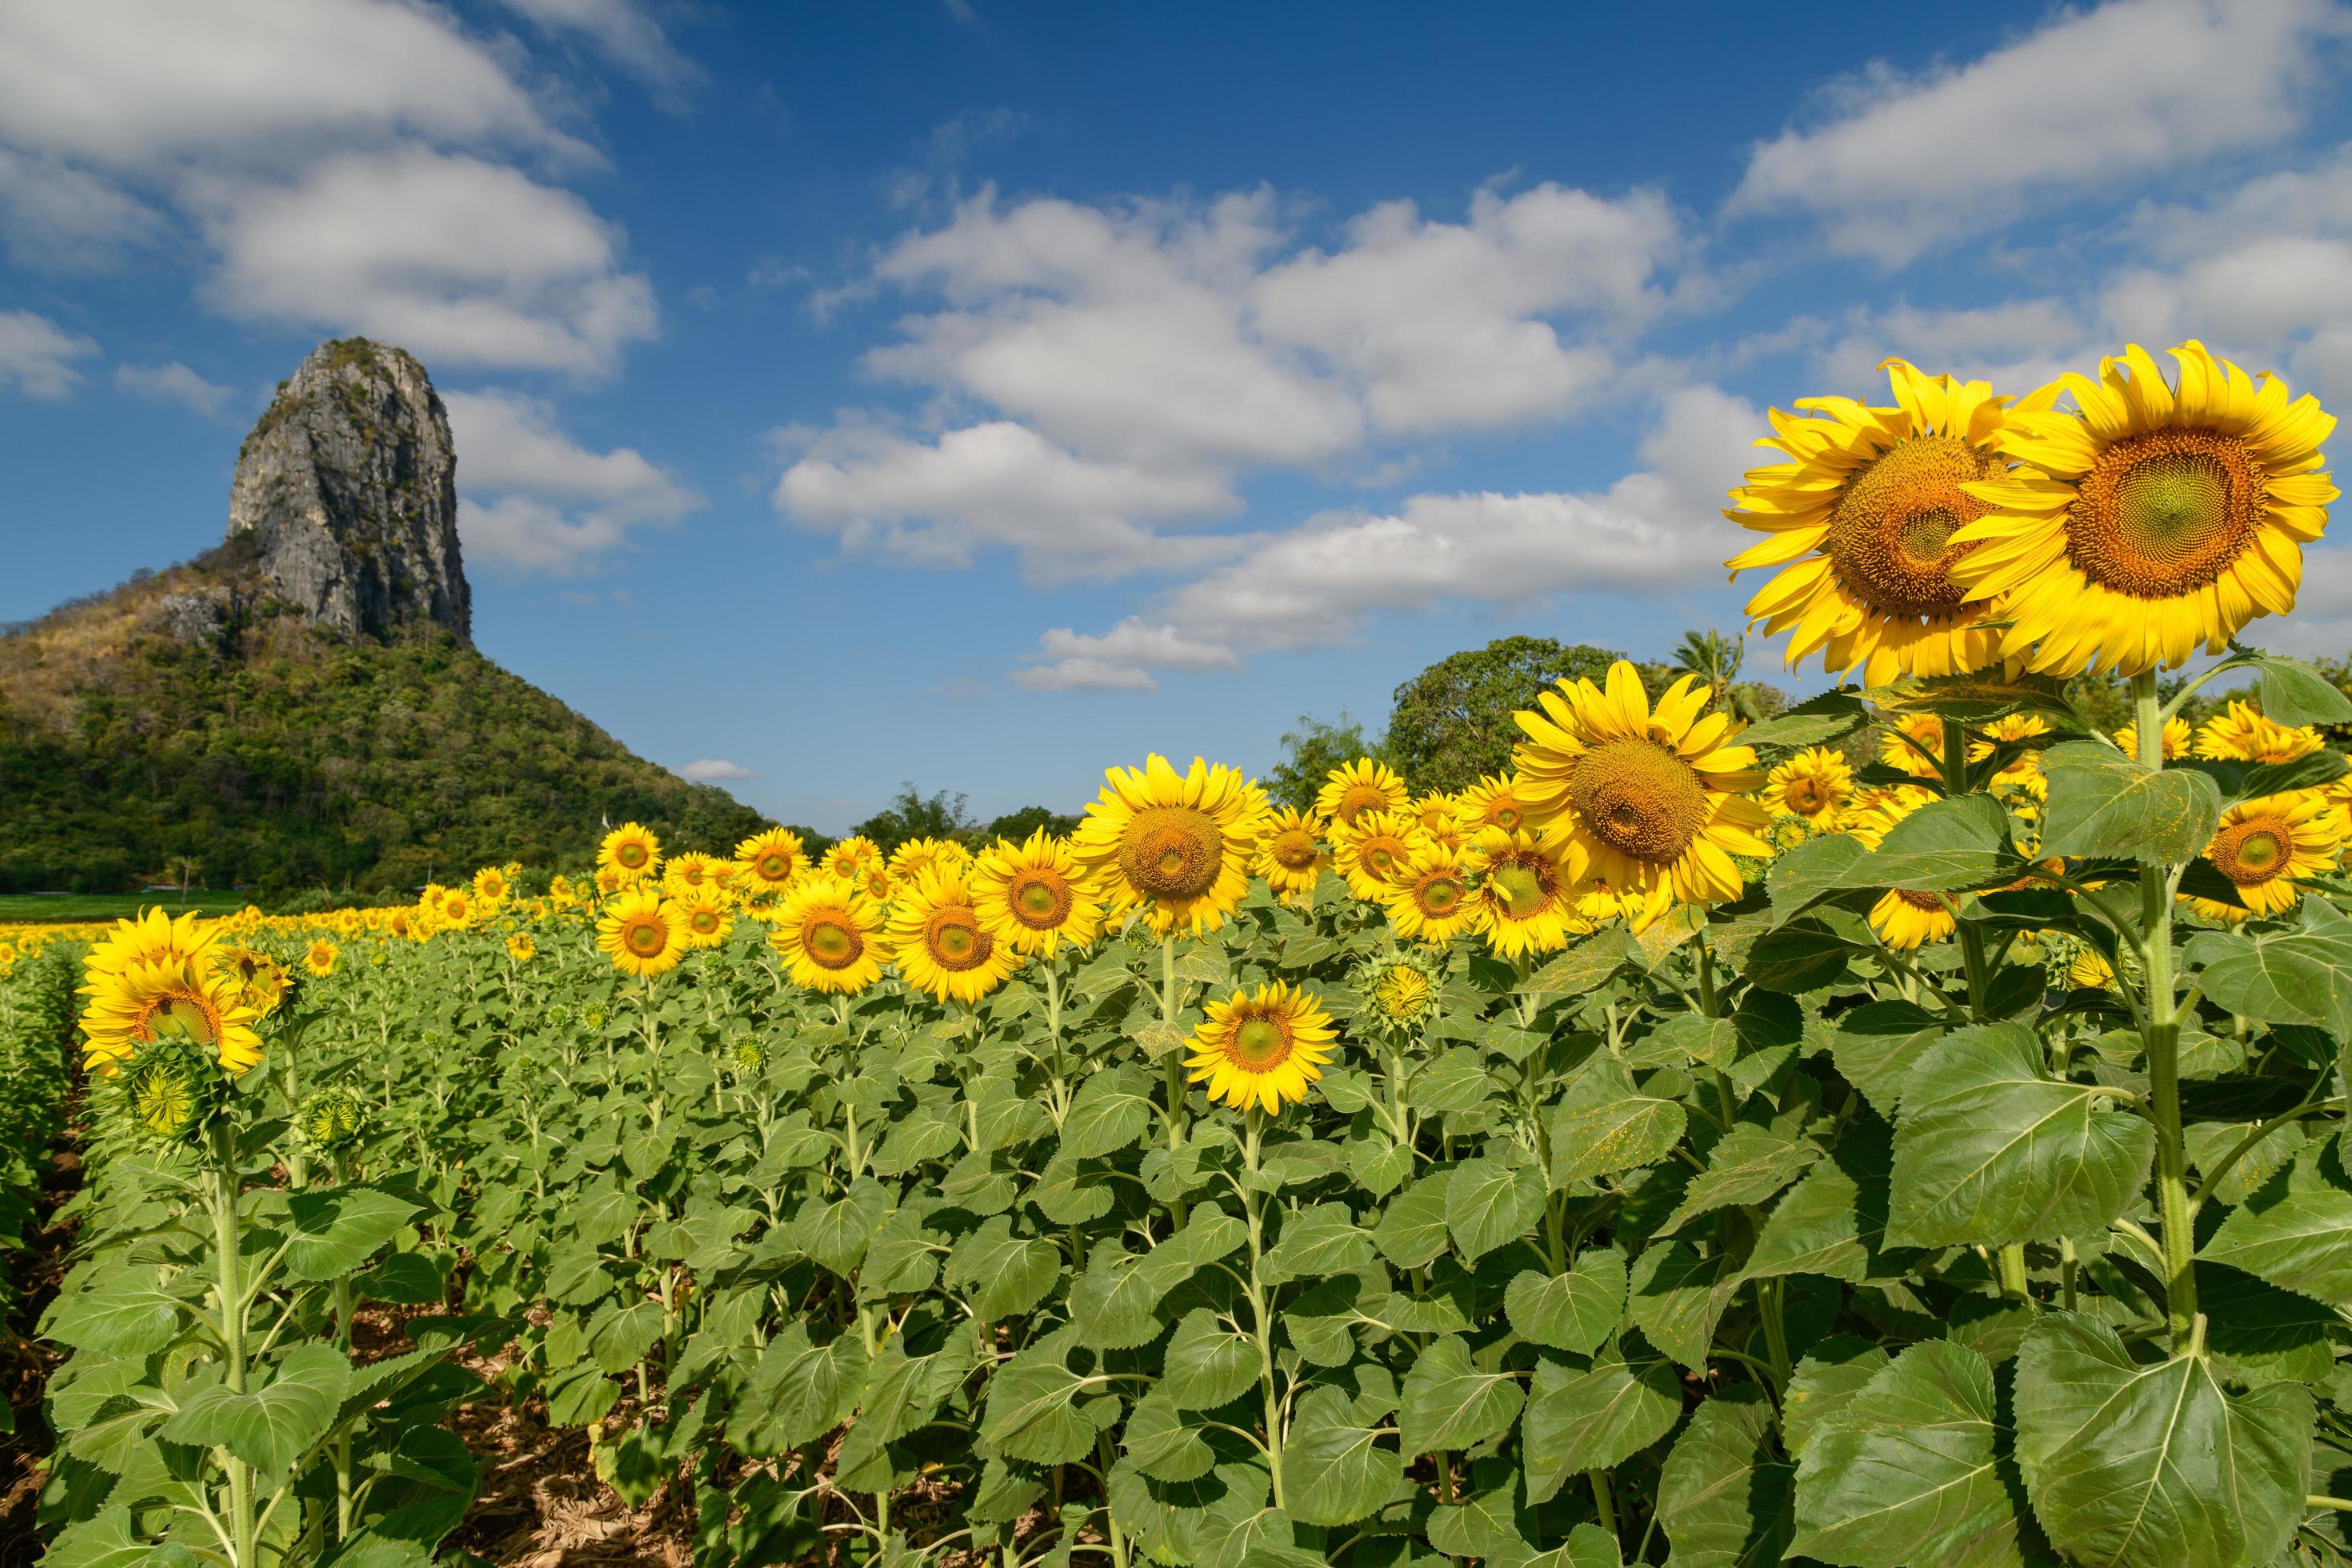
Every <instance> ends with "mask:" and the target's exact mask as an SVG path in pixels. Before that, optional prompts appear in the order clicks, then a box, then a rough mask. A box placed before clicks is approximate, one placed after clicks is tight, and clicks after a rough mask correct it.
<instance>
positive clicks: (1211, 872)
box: [1118, 805, 1225, 899]
mask: <svg viewBox="0 0 2352 1568" xmlns="http://www.w3.org/2000/svg"><path fill="white" fill-rule="evenodd" d="M1224 859H1225V836H1224V833H1223V829H1221V828H1219V827H1218V826H1217V823H1216V819H1215V818H1214V817H1213V816H1210V815H1209V814H1208V813H1207V812H1204V811H1199V810H1196V809H1194V808H1193V807H1192V806H1189V805H1153V806H1146V807H1145V808H1144V809H1143V810H1141V811H1139V812H1137V813H1136V814H1135V820H1134V821H1132V822H1130V823H1129V824H1128V827H1127V831H1126V832H1125V833H1123V834H1121V835H1120V836H1119V841H1118V868H1119V870H1120V871H1121V872H1123V873H1124V874H1125V875H1126V877H1127V879H1128V881H1129V882H1130V883H1132V884H1133V885H1134V886H1135V887H1136V888H1138V889H1140V890H1141V891H1143V892H1145V893H1148V894H1150V896H1151V897H1153V898H1155V899H1197V898H1199V897H1201V895H1202V894H1203V893H1206V892H1207V891H1208V890H1209V889H1211V888H1213V887H1215V886H1216V885H1217V873H1218V872H1219V871H1220V870H1222V869H1223V867H1224Z"/></svg>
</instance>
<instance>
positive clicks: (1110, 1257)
mask: <svg viewBox="0 0 2352 1568" xmlns="http://www.w3.org/2000/svg"><path fill="white" fill-rule="evenodd" d="M1150 1261H1151V1258H1150V1254H1148V1253H1141V1254H1139V1253H1133V1252H1129V1251H1128V1250H1127V1249H1126V1248H1125V1247H1122V1246H1120V1245H1119V1243H1118V1241H1117V1240H1116V1239H1113V1238H1106V1239H1104V1240H1102V1241H1099V1242H1097V1243H1096V1244H1095V1248H1094V1250H1093V1251H1092V1252H1091V1253H1089V1254H1087V1271H1086V1272H1085V1273H1084V1274H1082V1275H1080V1276H1079V1277H1078V1278H1077V1279H1074V1280H1072V1281H1071V1282H1070V1300H1069V1310H1070V1326H1071V1328H1073V1329H1075V1330H1076V1331H1077V1337H1078V1342H1079V1343H1080V1344H1082V1345H1085V1346H1087V1348H1088V1349H1090V1350H1129V1349H1132V1348H1134V1347H1135V1346H1137V1345H1143V1344H1149V1343H1150V1342H1152V1341H1153V1340H1155V1339H1158V1338H1159V1337H1160V1321H1159V1320H1158V1319H1157V1318H1155V1317H1154V1316H1153V1315H1152V1309H1153V1308H1155V1307H1157V1306H1158V1305H1159V1304H1160V1297H1162V1296H1164V1295H1166V1294H1167V1293H1168V1289H1169V1286H1170V1283H1171V1281H1169V1280H1168V1279H1166V1277H1165V1275H1164V1274H1163V1273H1162V1271H1161V1270H1159V1269H1156V1268H1151V1267H1150Z"/></svg>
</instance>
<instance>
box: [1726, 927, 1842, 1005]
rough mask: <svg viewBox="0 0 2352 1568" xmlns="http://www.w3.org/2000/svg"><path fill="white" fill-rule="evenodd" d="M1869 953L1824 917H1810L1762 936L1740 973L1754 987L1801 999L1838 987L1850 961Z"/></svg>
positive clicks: (1750, 950)
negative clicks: (1822, 990)
mask: <svg viewBox="0 0 2352 1568" xmlns="http://www.w3.org/2000/svg"><path fill="white" fill-rule="evenodd" d="M1827 912H1828V913H1829V914H1836V913H1840V912H1842V911H1838V910H1830V911H1827ZM1869 951H1870V950H1869V948H1868V947H1867V946H1865V945H1864V943H1862V942H1856V941H1854V940H1853V939H1852V938H1850V937H1848V936H1845V935H1844V934H1843V933H1842V932H1840V931H1838V929H1837V928H1836V927H1835V926H1834V925H1833V924H1832V923H1831V921H1829V920H1828V919H1826V918H1824V916H1823V915H1821V914H1812V915H1806V916H1803V917H1801V918H1800V919H1797V920H1793V921H1790V922H1789V923H1788V924H1787V925H1784V926H1782V927H1781V928H1780V930H1778V931H1766V932H1765V933H1764V934H1763V935H1762V936H1759V937H1758V938H1757V939H1756V942H1755V944H1754V945H1753V946H1751V947H1750V948H1748V962H1747V963H1744V964H1742V965H1741V966H1740V971H1739V972H1740V973H1742V974H1743V975H1745V976H1746V977H1747V979H1748V983H1749V984H1753V985H1760V986H1762V987H1763V988H1764V989H1765V990H1767V991H1778V992H1780V993H1782V994H1786V995H1790V996H1801V995H1803V994H1806V993H1807V992H1809V991H1818V990H1820V989H1822V987H1823V986H1825V985H1830V984H1834V983H1835V982H1836V981H1837V979H1838V977H1839V976H1840V975H1842V974H1843V973H1845V967H1846V964H1847V963H1848V962H1849V961H1850V960H1852V959H1853V957H1854V956H1855V955H1856V954H1858V953H1864V952H1869Z"/></svg>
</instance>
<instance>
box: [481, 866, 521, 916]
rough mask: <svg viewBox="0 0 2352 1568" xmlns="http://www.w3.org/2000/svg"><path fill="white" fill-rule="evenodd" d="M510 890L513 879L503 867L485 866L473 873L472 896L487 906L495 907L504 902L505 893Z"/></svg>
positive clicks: (512, 889)
mask: <svg viewBox="0 0 2352 1568" xmlns="http://www.w3.org/2000/svg"><path fill="white" fill-rule="evenodd" d="M512 891H514V882H513V879H510V878H509V877H508V875H507V874H506V869H505V868H503V867H499V866H485V867H483V868H481V869H480V870H478V871H477V872H475V873H474V897H476V898H477V899H479V900H481V901H482V903H483V904H484V905H485V906H486V907H488V908H490V909H496V908H497V907H498V906H499V905H500V904H502V903H504V902H506V898H507V895H508V894H509V893H510V892H512Z"/></svg>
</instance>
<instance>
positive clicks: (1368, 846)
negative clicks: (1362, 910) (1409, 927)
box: [1331, 811, 1429, 904]
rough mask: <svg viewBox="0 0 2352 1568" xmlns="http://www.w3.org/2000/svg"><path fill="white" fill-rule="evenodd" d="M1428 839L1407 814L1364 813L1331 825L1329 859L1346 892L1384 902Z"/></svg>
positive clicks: (1427, 843)
mask: <svg viewBox="0 0 2352 1568" xmlns="http://www.w3.org/2000/svg"><path fill="white" fill-rule="evenodd" d="M1428 845H1429V836H1428V835H1427V834H1425V833H1423V831H1422V830H1421V823H1420V822H1419V821H1418V820H1417V819H1416V818H1415V817H1414V816H1412V814H1411V813H1409V812H1402V811H1367V812H1365V813H1363V814H1362V815H1360V816H1358V817H1357V818H1356V820H1355V821H1354V822H1353V823H1344V822H1339V821H1338V820H1336V819H1335V820H1334V821H1333V822H1332V824H1331V859H1332V863H1333V864H1334V865H1336V866H1337V867H1338V868H1339V875H1340V876H1341V877H1343V878H1345V879H1347V883H1348V891H1349V892H1350V893H1353V894H1354V895H1355V896H1356V897H1358V898H1360V899H1361V900H1364V901H1365V902H1366V903H1371V904H1377V903H1380V902H1382V901H1383V900H1386V899H1387V898H1388V896H1389V894H1390V893H1391V891H1392V890H1394V889H1395V888H1396V886H1397V882H1398V880H1399V879H1401V878H1402V876H1403V875H1404V868H1405V867H1406V865H1407V864H1408V863H1410V862H1411V861H1412V858H1413V857H1414V856H1416V855H1418V854H1420V853H1421V852H1422V851H1423V849H1425V848H1426V847H1428Z"/></svg>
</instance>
